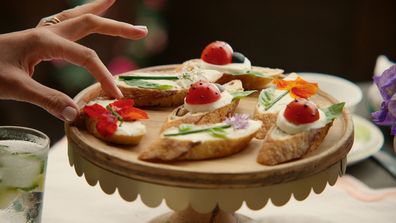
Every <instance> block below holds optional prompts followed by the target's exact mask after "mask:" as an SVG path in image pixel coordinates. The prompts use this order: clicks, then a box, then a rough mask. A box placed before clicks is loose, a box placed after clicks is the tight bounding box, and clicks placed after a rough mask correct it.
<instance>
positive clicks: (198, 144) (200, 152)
mask: <svg viewBox="0 0 396 223" xmlns="http://www.w3.org/2000/svg"><path fill="white" fill-rule="evenodd" d="M255 134H256V132H252V133H251V134H249V135H246V136H244V137H241V138H235V139H219V140H209V141H190V140H179V139H172V138H165V137H161V138H159V139H158V140H157V141H156V142H154V143H153V144H152V145H151V146H150V147H149V148H147V150H145V151H143V152H142V153H141V154H140V155H139V159H141V160H145V161H161V162H170V161H177V160H204V159H214V158H219V157H225V156H229V155H232V154H235V153H238V152H240V151H242V150H243V149H245V148H247V145H248V144H249V142H250V140H252V138H253V137H254V135H255Z"/></svg>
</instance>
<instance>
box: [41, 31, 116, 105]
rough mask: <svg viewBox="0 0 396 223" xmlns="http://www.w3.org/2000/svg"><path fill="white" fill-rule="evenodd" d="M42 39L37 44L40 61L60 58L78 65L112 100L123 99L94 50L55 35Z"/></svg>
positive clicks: (111, 76)
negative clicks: (39, 48)
mask: <svg viewBox="0 0 396 223" xmlns="http://www.w3.org/2000/svg"><path fill="white" fill-rule="evenodd" d="M43 38H44V40H43V41H41V42H40V43H39V45H41V47H42V49H43V51H42V53H41V55H39V57H40V59H41V60H44V59H56V58H58V59H59V58H60V59H64V60H66V61H68V62H70V63H73V64H76V65H79V66H81V67H83V68H85V69H86V70H87V71H88V72H89V73H91V75H92V76H94V77H95V79H96V80H97V81H98V82H100V84H101V86H102V88H103V90H104V91H105V92H106V93H107V94H109V95H110V96H112V97H114V98H122V97H123V95H122V93H121V91H120V89H119V88H118V87H117V85H116V83H115V80H114V78H113V75H112V74H111V73H110V71H109V70H108V69H107V68H106V66H105V65H104V64H103V63H102V61H101V60H100V58H99V56H98V55H97V54H96V52H95V51H94V50H92V49H90V48H87V47H85V46H82V45H80V44H78V43H75V42H73V41H70V40H67V39H64V38H62V37H59V36H57V35H47V36H45V37H43Z"/></svg>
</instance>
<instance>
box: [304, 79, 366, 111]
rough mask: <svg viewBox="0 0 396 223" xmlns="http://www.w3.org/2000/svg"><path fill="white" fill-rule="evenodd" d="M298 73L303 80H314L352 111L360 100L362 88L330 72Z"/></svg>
mask: <svg viewBox="0 0 396 223" xmlns="http://www.w3.org/2000/svg"><path fill="white" fill-rule="evenodd" d="M298 74H300V75H301V76H302V77H303V78H304V79H305V80H307V81H310V82H316V83H318V84H319V88H320V89H321V90H323V91H324V92H326V93H329V94H330V95H331V96H333V97H335V98H336V99H337V100H338V101H343V102H345V103H346V107H347V108H349V110H350V111H351V112H353V111H354V110H355V108H356V105H357V104H358V103H359V102H360V101H361V100H362V97H363V93H362V90H361V89H360V88H359V86H357V85H356V84H355V83H353V82H351V81H349V80H347V79H344V78H341V77H338V76H335V75H330V74H321V73H308V72H301V73H298Z"/></svg>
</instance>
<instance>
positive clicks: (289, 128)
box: [276, 107, 327, 135]
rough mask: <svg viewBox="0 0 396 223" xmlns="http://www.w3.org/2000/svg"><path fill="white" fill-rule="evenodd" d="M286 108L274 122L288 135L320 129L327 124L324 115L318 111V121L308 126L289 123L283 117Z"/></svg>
mask: <svg viewBox="0 0 396 223" xmlns="http://www.w3.org/2000/svg"><path fill="white" fill-rule="evenodd" d="M285 109H286V107H284V108H283V109H282V110H281V111H280V112H279V114H278V118H277V120H276V125H277V126H278V127H279V128H280V129H281V130H282V131H284V132H286V133H288V134H291V135H292V134H296V133H299V132H303V131H307V130H310V129H318V128H322V127H324V126H325V125H326V124H327V118H326V114H325V113H324V112H323V111H321V110H320V109H319V119H318V120H316V121H314V122H312V123H308V124H301V125H296V124H293V123H291V122H289V121H288V120H287V119H286V118H285V116H284V112H285Z"/></svg>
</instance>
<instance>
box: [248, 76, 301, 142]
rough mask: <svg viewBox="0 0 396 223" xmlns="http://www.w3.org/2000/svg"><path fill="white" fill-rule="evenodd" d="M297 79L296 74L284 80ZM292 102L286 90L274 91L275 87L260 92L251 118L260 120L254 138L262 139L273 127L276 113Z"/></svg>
mask: <svg viewBox="0 0 396 223" xmlns="http://www.w3.org/2000/svg"><path fill="white" fill-rule="evenodd" d="M297 77H298V75H297V74H296V73H291V74H289V75H287V76H286V77H285V78H284V80H295V79H296V78H297ZM293 100H294V99H293V98H292V97H291V96H290V95H289V94H288V92H287V91H286V90H279V89H275V86H271V87H269V88H266V89H263V90H262V91H261V92H260V95H259V97H258V100H257V104H256V108H255V110H254V114H253V117H254V119H257V120H261V121H262V122H263V125H262V127H261V129H260V131H259V132H258V133H257V135H256V138H258V139H264V137H265V136H266V134H267V132H268V131H269V130H270V129H271V128H272V127H273V126H274V125H275V123H276V117H277V115H278V112H279V111H280V110H281V109H283V108H284V107H285V106H286V105H287V104H288V103H289V102H291V101H293Z"/></svg>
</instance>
